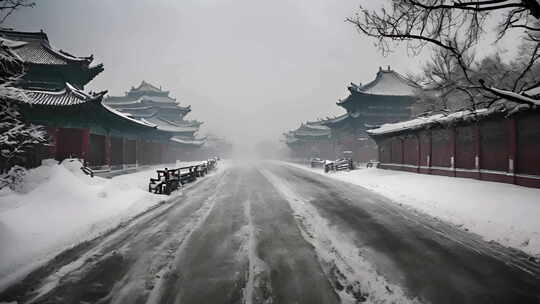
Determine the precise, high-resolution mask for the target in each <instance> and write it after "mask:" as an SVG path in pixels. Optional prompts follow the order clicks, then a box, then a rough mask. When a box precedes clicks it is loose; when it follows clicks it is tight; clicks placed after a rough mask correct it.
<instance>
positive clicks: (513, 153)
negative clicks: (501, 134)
mask: <svg viewBox="0 0 540 304" xmlns="http://www.w3.org/2000/svg"><path fill="white" fill-rule="evenodd" d="M508 135H509V136H508V138H509V143H508V144H509V145H510V147H509V149H508V173H510V174H511V176H512V183H513V184H515V183H516V158H517V149H518V146H517V123H516V119H515V118H513V117H512V118H510V119H508Z"/></svg>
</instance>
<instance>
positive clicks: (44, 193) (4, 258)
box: [0, 160, 188, 290]
mask: <svg viewBox="0 0 540 304" xmlns="http://www.w3.org/2000/svg"><path fill="white" fill-rule="evenodd" d="M176 165H182V166H185V165H188V163H179V164H178V163H177V164H176ZM80 166H81V164H80V162H78V161H73V160H70V161H64V162H63V163H62V164H60V165H59V164H57V163H56V162H55V161H46V162H45V163H44V165H42V166H40V167H38V168H35V169H32V170H29V172H28V174H27V175H26V176H25V179H24V182H23V184H22V187H21V189H20V190H18V191H17V192H15V191H12V190H10V189H8V188H7V187H6V188H3V189H0V244H1V246H0V290H2V289H4V288H5V287H7V286H8V285H9V284H11V283H12V282H14V281H16V280H18V279H21V278H22V277H23V276H24V275H26V274H27V273H29V272H30V271H31V270H33V269H35V268H36V267H38V266H39V265H41V264H43V263H45V262H46V261H48V260H49V259H50V258H52V257H53V256H54V255H56V254H58V253H59V252H61V251H63V250H65V249H66V248H69V247H71V246H74V245H76V244H78V243H80V242H82V241H85V240H88V239H91V238H93V237H95V236H97V235H99V234H100V233H103V232H104V231H106V230H108V229H111V228H113V227H115V226H117V225H118V224H120V223H121V222H123V221H125V220H128V219H129V218H131V217H133V216H135V215H137V214H139V213H141V212H143V211H145V210H148V209H149V208H151V207H153V206H155V205H156V204H158V203H160V202H161V201H164V200H166V199H167V196H164V195H156V194H151V193H149V192H148V191H147V187H148V179H149V177H150V176H151V175H155V172H153V171H154V170H155V168H157V167H163V165H161V166H156V167H153V168H148V169H147V170H144V171H140V172H136V173H132V174H125V175H120V176H116V177H113V178H112V179H105V178H101V177H94V178H91V177H89V176H87V175H84V173H82V171H81V170H80ZM171 167H174V165H171Z"/></svg>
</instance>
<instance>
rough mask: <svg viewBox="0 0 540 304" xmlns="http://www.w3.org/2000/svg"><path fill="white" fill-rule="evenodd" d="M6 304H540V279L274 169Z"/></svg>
mask: <svg viewBox="0 0 540 304" xmlns="http://www.w3.org/2000/svg"><path fill="white" fill-rule="evenodd" d="M456 203H459V202H456ZM1 301H18V303H310V304H313V303H359V302H368V303H539V302H540V266H539V265H538V264H535V262H534V261H531V260H529V259H528V257H527V256H526V255H524V254H522V253H520V252H517V251H513V250H510V249H506V248H503V247H502V246H500V245H497V244H493V243H486V242H483V241H482V240H480V238H478V237H476V236H474V235H471V234H468V233H466V232H463V231H460V230H458V229H456V228H453V227H452V226H450V225H447V224H445V223H442V222H439V221H437V220H435V219H433V218H431V217H428V216H425V215H422V214H418V213H414V212H412V211H410V210H407V209H405V208H402V207H400V206H399V204H398V203H396V202H390V201H388V200H387V199H385V198H383V197H381V196H379V195H376V194H374V193H373V192H370V191H368V190H365V189H363V188H361V187H358V186H354V185H351V184H347V183H344V182H340V181H336V180H332V179H329V178H326V177H324V176H320V175H317V174H313V173H311V172H308V171H305V170H302V169H298V168H294V167H290V166H287V165H285V164H281V163H271V162H268V163H259V164H254V165H233V166H231V167H229V168H228V169H227V170H223V171H221V172H218V173H214V174H211V175H209V176H208V177H207V178H205V179H204V180H201V181H200V182H199V183H197V184H194V185H193V186H191V187H189V188H187V189H186V190H185V191H184V193H183V194H182V195H178V196H176V197H172V198H171V203H170V204H164V205H161V206H159V207H158V208H155V209H153V210H152V211H149V212H147V213H145V214H143V215H141V216H139V217H137V218H136V219H134V220H132V221H131V222H129V223H127V224H125V225H123V226H121V227H118V228H117V229H115V230H113V231H111V232H110V233H107V234H106V235H103V236H101V237H99V238H96V239H94V240H92V241H89V242H85V243H82V244H80V245H78V246H76V247H74V248H72V249H70V250H68V251H65V252H64V253H62V254H60V255H59V256H57V257H56V258H55V259H54V260H53V261H51V262H50V263H48V264H47V265H45V266H44V267H42V268H40V269H38V270H37V271H35V272H33V273H31V274H30V275H29V276H28V277H27V278H26V279H25V280H24V281H22V282H20V283H19V284H16V285H14V286H12V287H10V288H8V289H7V290H5V291H3V293H1V294H0V302H1Z"/></svg>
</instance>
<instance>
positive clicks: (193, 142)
mask: <svg viewBox="0 0 540 304" xmlns="http://www.w3.org/2000/svg"><path fill="white" fill-rule="evenodd" d="M171 141H173V142H175V143H178V144H182V145H189V146H202V145H204V144H205V143H206V138H192V137H181V136H173V137H171Z"/></svg>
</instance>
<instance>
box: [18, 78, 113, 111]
mask: <svg viewBox="0 0 540 304" xmlns="http://www.w3.org/2000/svg"><path fill="white" fill-rule="evenodd" d="M21 92H22V94H24V95H25V96H26V97H27V98H26V102H27V103H31V104H39V105H45V106H73V105H79V104H83V103H86V102H91V101H100V100H101V98H102V97H103V95H104V94H105V93H106V92H102V93H99V94H88V93H85V92H84V91H82V90H79V89H76V88H75V87H74V86H72V85H71V84H69V83H66V86H65V88H64V89H62V90H60V91H41V90H21Z"/></svg>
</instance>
